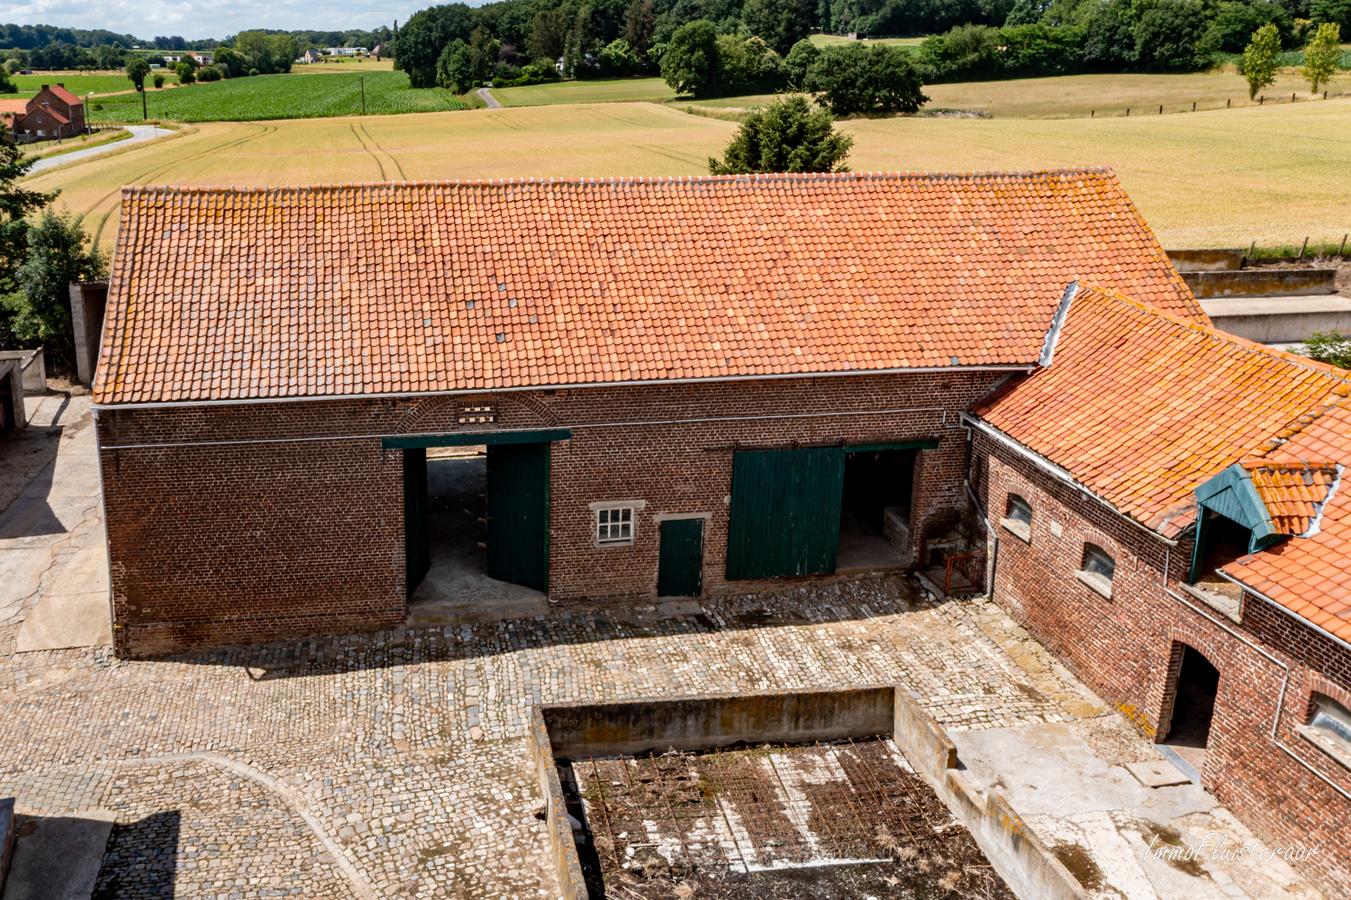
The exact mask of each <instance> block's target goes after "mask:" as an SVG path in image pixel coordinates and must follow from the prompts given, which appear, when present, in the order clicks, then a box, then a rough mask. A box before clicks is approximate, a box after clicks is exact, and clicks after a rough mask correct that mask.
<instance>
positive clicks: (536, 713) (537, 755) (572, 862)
mask: <svg viewBox="0 0 1351 900" xmlns="http://www.w3.org/2000/svg"><path fill="white" fill-rule="evenodd" d="M530 737H531V741H530V749H531V751H532V756H533V757H534V760H535V772H536V773H537V774H538V776H539V790H540V793H541V794H542V795H543V796H544V803H545V806H544V814H545V821H546V823H547V826H548V831H549V848H550V850H551V851H552V852H553V858H554V870H555V871H556V872H558V887H559V891H560V892H561V896H562V898H563V900H587V890H586V880H585V879H584V878H583V876H582V864H581V862H580V861H579V860H578V858H577V842H576V840H574V839H573V836H572V824H571V823H570V822H569V821H568V807H567V801H566V800H565V799H564V797H563V782H562V780H561V779H560V778H559V777H558V766H557V764H555V762H554V752H553V747H552V745H551V743H550V741H549V728H548V726H547V725H545V724H544V715H543V713H542V711H541V709H540V707H538V706H536V707H535V708H534V709H533V710H531V713H530Z"/></svg>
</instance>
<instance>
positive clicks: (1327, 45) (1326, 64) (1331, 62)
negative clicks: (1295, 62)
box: [1302, 22, 1342, 94]
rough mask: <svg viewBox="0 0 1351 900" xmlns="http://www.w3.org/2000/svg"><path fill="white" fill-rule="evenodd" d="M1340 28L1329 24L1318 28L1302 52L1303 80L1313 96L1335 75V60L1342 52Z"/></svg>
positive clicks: (1326, 23) (1325, 23)
mask: <svg viewBox="0 0 1351 900" xmlns="http://www.w3.org/2000/svg"><path fill="white" fill-rule="evenodd" d="M1341 31H1342V30H1341V28H1339V27H1338V26H1337V25H1335V24H1333V23H1331V22H1324V23H1323V24H1322V25H1319V26H1318V32H1317V33H1316V34H1314V36H1313V40H1311V41H1309V46H1308V47H1306V48H1305V50H1304V71H1303V73H1302V74H1303V75H1304V80H1305V81H1307V82H1309V90H1311V91H1313V92H1314V93H1315V94H1316V93H1318V89H1319V87H1321V86H1322V85H1324V84H1327V83H1328V82H1329V81H1331V80H1332V76H1333V75H1335V74H1337V60H1338V59H1340V58H1341V55H1342V50H1341V47H1340V46H1338V45H1339V44H1341V42H1342V34H1341Z"/></svg>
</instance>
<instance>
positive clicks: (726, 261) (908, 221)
mask: <svg viewBox="0 0 1351 900" xmlns="http://www.w3.org/2000/svg"><path fill="white" fill-rule="evenodd" d="M122 216H123V217H122V223H123V224H122V227H121V230H120V233H119V236H118V245H117V250H116V253H115V257H114V261H113V267H112V277H111V282H110V286H109V293H108V313H107V320H106V323H105V330H104V336H103V340H102V349H101V358H100V364H99V371H98V375H97V379H96V381H95V385H94V393H95V402H96V410H97V414H98V435H99V445H100V458H101V468H102V473H103V480H104V502H105V507H106V509H107V516H108V519H107V521H108V533H109V552H110V559H111V563H112V578H113V585H114V586H113V617H114V622H115V641H116V644H117V649H118V651H119V652H120V653H123V654H130V655H148V654H151V655H153V654H157V653H164V652H170V651H174V650H179V649H184V648H189V647H198V646H203V645H217V644H222V643H231V642H238V641H253V640H267V639H275V638H282V637H287V636H293V635H299V634H308V633H313V632H316V631H328V632H333V631H350V630H363V629H377V628H385V627H391V626H393V625H397V624H400V623H402V622H404V621H405V617H406V615H407V614H408V612H409V606H408V598H409V597H414V598H415V600H417V599H418V593H417V592H418V590H419V587H420V586H421V585H423V584H424V582H427V581H428V579H430V580H431V582H432V583H435V582H437V580H438V579H439V578H441V577H442V576H447V577H451V576H453V577H459V576H458V575H455V574H454V573H453V572H451V573H450V575H447V570H442V571H441V572H439V573H438V572H433V571H432V569H433V566H434V565H442V564H443V563H444V562H445V559H444V552H445V551H446V550H447V548H448V547H450V546H452V545H457V546H460V547H461V548H464V549H465V550H467V551H468V552H467V553H459V554H458V555H457V556H455V557H454V558H453V559H451V560H449V563H450V564H451V565H452V566H458V567H459V569H458V570H456V571H458V572H459V573H460V574H464V575H466V576H473V577H474V578H483V579H489V580H491V581H493V582H496V583H497V584H498V585H516V586H519V587H520V588H522V589H524V590H527V591H532V592H537V593H536V594H534V595H532V596H533V598H534V599H535V600H536V601H539V600H542V598H544V597H547V600H548V601H549V602H552V603H555V604H564V605H574V606H575V605H579V604H580V605H586V604H590V605H595V604H614V603H618V604H627V603H633V602H635V601H639V600H642V601H646V600H650V599H653V598H656V597H658V596H663V595H666V596H708V595H717V594H722V593H727V592H732V591H734V592H745V591H748V590H755V589H757V586H762V585H767V584H774V583H776V580H777V579H782V578H801V577H830V576H833V575H835V574H837V573H839V572H840V571H841V570H842V569H844V568H846V567H848V568H851V569H855V570H858V569H863V570H866V569H869V568H876V567H879V566H880V567H886V566H899V565H923V566H925V567H934V568H935V569H936V570H937V571H942V570H943V569H944V568H950V567H951V565H950V562H949V561H950V560H952V559H955V558H958V557H963V558H964V559H965V560H966V561H965V562H964V563H963V565H964V566H966V567H967V568H968V569H971V570H972V571H974V568H975V567H976V565H977V563H978V560H976V559H975V557H976V556H977V555H978V553H976V552H974V551H972V550H971V548H970V546H969V545H970V544H971V542H972V540H973V536H974V531H973V529H972V527H971V521H970V517H969V515H968V516H965V518H964V513H965V512H966V510H968V508H969V501H968V497H967V491H966V487H965V485H964V476H965V472H966V467H967V439H966V432H965V430H964V429H963V428H962V425H961V422H960V420H959V417H960V414H961V412H962V411H963V410H966V409H968V408H969V407H970V406H971V405H972V404H973V403H975V402H976V401H977V400H979V399H980V398H982V397H984V396H985V395H987V394H988V393H989V392H990V391H991V390H992V389H994V388H995V387H996V386H997V385H999V384H1000V383H1001V382H1002V381H1003V380H1005V379H1008V378H1009V377H1011V376H1013V375H1017V374H1022V373H1026V372H1028V371H1030V370H1031V369H1033V368H1034V367H1036V366H1037V364H1038V361H1039V359H1040V357H1041V354H1042V352H1043V346H1044V344H1045V340H1046V335H1047V333H1048V330H1050V329H1051V327H1052V323H1053V319H1054V317H1055V314H1056V311H1057V308H1058V307H1059V306H1060V304H1061V295H1062V294H1063V293H1064V287H1065V284H1066V283H1068V282H1071V281H1074V280H1075V279H1086V280H1087V279H1091V280H1094V281H1096V282H1100V283H1103V284H1107V285H1109V286H1111V287H1113V288H1115V289H1118V290H1123V291H1129V292H1131V293H1132V295H1133V296H1136V297H1138V298H1140V299H1142V300H1143V301H1146V302H1150V303H1154V304H1157V305H1158V306H1159V307H1161V308H1163V309H1166V310H1168V311H1170V312H1172V313H1174V314H1176V315H1179V316H1182V317H1184V318H1188V319H1190V320H1192V321H1195V322H1197V323H1204V322H1205V321H1206V320H1205V315H1204V313H1203V312H1201V310H1200V308H1199V307H1198V306H1197V304H1196V302H1195V300H1194V299H1193V297H1192V295H1191V293H1190V291H1189V290H1188V289H1187V287H1186V285H1185V284H1184V283H1183V282H1182V280H1181V278H1180V277H1179V276H1178V275H1177V273H1176V272H1175V271H1174V270H1173V268H1172V267H1171V266H1170V265H1169V263H1168V260H1167V257H1166V256H1165V255H1164V253H1163V250H1162V248H1161V247H1160V246H1159V244H1158V242H1157V241H1156V240H1155V239H1154V236H1153V235H1152V234H1151V233H1150V231H1149V229H1148V227H1147V226H1146V225H1145V224H1144V223H1143V222H1142V221H1141V220H1140V218H1139V216H1138V215H1137V214H1136V211H1135V209H1134V207H1133V206H1132V204H1131V203H1130V201H1129V199H1128V198H1127V197H1126V195H1125V194H1124V192H1123V191H1122V190H1121V187H1120V185H1119V184H1118V183H1117V181H1116V179H1115V177H1114V176H1113V175H1111V173H1109V172H1106V171H1103V170H1070V171H1061V172H1044V173H1028V174H1011V175H968V176H947V175H938V176H933V175H852V174H851V175H829V176H821V175H808V176H792V175H785V176H766V177H737V178H691V179H650V180H632V181H619V180H617V181H521V182H492V183H464V184H461V183H435V184H433V183H419V184H380V185H350V186H338V187H311V188H278V189H256V190H255V189H248V190H235V189H225V190H216V189H196V188H127V189H125V192H124V196H123V210H122ZM466 448H482V450H481V453H482V456H478V455H474V456H470V457H465V456H463V454H464V453H466V452H467V451H466ZM472 452H473V453H474V454H477V453H478V452H479V451H478V450H473V451H472ZM453 453H459V454H462V455H461V460H464V459H469V460H477V461H471V462H461V463H457V465H461V466H469V467H471V468H472V467H474V466H477V467H478V468H477V469H476V470H474V471H473V472H470V473H468V474H463V473H462V474H463V477H460V476H455V477H448V478H445V479H443V478H442V475H443V474H444V470H445V468H446V466H447V465H448V462H447V460H446V455H447V454H453ZM429 456H430V458H431V462H430V463H429V461H428V459H429ZM480 476H482V477H480ZM475 480H477V481H479V482H481V483H482V485H483V487H482V490H479V491H475V490H472V484H473V482H474V481H475ZM466 481H468V483H469V484H470V486H471V487H470V488H468V489H463V486H464V485H465V483H466ZM445 483H459V484H460V485H461V488H462V490H461V493H460V494H459V495H456V496H457V497H459V499H457V500H454V501H453V502H451V501H448V500H447V499H446V495H444V494H443V493H441V492H440V489H439V488H437V487H436V486H437V485H438V484H445ZM480 493H481V494H482V495H483V496H482V497H478V496H476V495H477V494H480ZM466 494H467V495H468V496H466ZM436 498H440V504H439V507H438V506H436V505H435V502H434V501H435V500H436ZM465 500H468V501H477V502H462V501H465ZM457 507H458V508H457ZM456 517H462V518H460V519H459V520H458V523H457V522H456ZM479 519H482V520H483V521H482V522H479V521H478V520H479ZM480 542H481V543H482V544H483V546H482V547H478V544H479V543H480ZM480 550H481V551H482V552H481V553H479V552H478V551H480ZM479 583H480V584H486V582H485V581H480V582H479ZM489 586H491V585H489ZM426 590H427V589H424V593H426ZM503 590H504V591H505V590H506V589H505V588H504V589H503ZM506 592H507V593H510V591H506ZM497 599H503V598H501V597H498V598H497ZM505 599H508V600H509V601H510V602H520V601H522V600H525V601H529V600H530V599H531V597H524V598H522V597H512V598H505ZM416 605H417V604H416V603H415V606H416Z"/></svg>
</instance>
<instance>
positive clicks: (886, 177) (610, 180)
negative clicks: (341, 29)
mask: <svg viewBox="0 0 1351 900" xmlns="http://www.w3.org/2000/svg"><path fill="white" fill-rule="evenodd" d="M1086 175H1090V176H1107V177H1108V178H1110V179H1111V180H1113V181H1115V180H1116V173H1115V172H1113V171H1112V169H1111V167H1110V166H1081V167H1066V168H1060V169H1026V170H1021V171H1012V172H1006V171H986V172H900V171H892V172H779V173H769V174H754V173H753V174H746V175H654V176H624V175H619V176H609V177H601V178H594V177H593V178H587V177H566V178H545V177H541V178H478V179H423V180H414V181H355V182H340V183H332V184H290V185H244V186H239V185H229V186H226V185H217V186H214V187H213V186H194V185H149V184H144V185H142V184H129V185H125V186H124V187H123V188H122V193H123V195H135V194H149V193H171V194H215V193H236V194H258V193H268V192H278V191H282V192H295V193H301V192H305V191H334V190H362V189H371V188H425V187H516V186H521V185H541V186H545V187H550V186H554V185H588V186H591V185H664V184H717V183H724V182H725V183H733V184H735V183H738V182H774V181H784V182H797V183H804V184H805V183H812V182H825V183H830V182H857V181H936V182H937V181H968V182H979V181H990V180H998V181H1052V180H1063V179H1066V178H1070V177H1083V176H1086Z"/></svg>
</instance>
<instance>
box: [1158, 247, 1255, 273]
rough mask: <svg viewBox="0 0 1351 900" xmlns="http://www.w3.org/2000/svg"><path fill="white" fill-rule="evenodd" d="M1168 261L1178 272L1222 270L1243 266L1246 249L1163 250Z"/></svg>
mask: <svg viewBox="0 0 1351 900" xmlns="http://www.w3.org/2000/svg"><path fill="white" fill-rule="evenodd" d="M1164 252H1165V253H1167V254H1168V261H1169V262H1171V263H1172V264H1173V268H1174V269H1177V270H1178V271H1179V272H1183V273H1186V272H1224V271H1228V270H1237V269H1241V268H1242V267H1243V257H1244V256H1246V255H1247V251H1245V250H1243V249H1242V248H1239V249H1236V250H1228V249H1225V250H1165V251H1164Z"/></svg>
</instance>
